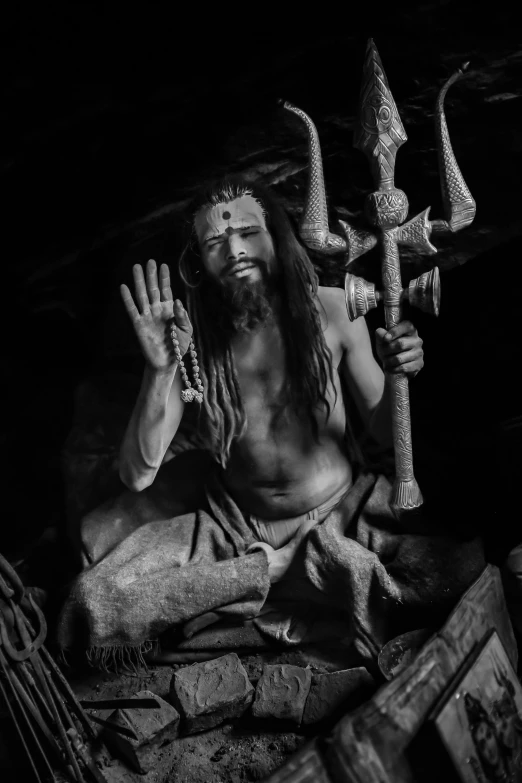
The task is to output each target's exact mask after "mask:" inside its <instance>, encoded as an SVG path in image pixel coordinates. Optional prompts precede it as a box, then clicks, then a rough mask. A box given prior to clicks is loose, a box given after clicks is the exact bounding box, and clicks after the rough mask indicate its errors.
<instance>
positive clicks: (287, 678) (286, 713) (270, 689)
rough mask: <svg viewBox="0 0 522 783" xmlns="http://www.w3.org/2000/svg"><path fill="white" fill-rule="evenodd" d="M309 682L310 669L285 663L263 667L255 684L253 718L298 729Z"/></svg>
mask: <svg viewBox="0 0 522 783" xmlns="http://www.w3.org/2000/svg"><path fill="white" fill-rule="evenodd" d="M311 682H312V673H311V671H310V669H303V668H302V667H301V666H292V665H290V664H285V663H282V664H267V665H265V666H264V667H263V673H262V675H261V677H260V678H259V682H258V683H257V688H256V695H255V699H254V703H253V705H252V714H253V715H254V717H256V718H276V719H278V720H285V721H291V722H292V723H295V724H297V725H299V724H300V723H301V719H302V717H303V710H304V706H305V702H306V697H307V696H308V692H309V690H310V685H311Z"/></svg>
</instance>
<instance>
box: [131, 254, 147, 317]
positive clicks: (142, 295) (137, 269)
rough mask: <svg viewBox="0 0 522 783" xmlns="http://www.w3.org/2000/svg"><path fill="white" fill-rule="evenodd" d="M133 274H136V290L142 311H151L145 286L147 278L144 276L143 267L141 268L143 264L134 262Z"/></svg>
mask: <svg viewBox="0 0 522 783" xmlns="http://www.w3.org/2000/svg"><path fill="white" fill-rule="evenodd" d="M132 274H133V276H134V290H135V291H136V299H137V300H138V306H139V308H140V309H141V312H142V313H148V312H149V311H150V302H149V297H148V294H147V288H146V286H145V278H144V277H143V269H142V268H141V264H134V266H133V267H132Z"/></svg>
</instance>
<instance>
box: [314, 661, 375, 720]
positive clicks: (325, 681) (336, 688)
mask: <svg viewBox="0 0 522 783" xmlns="http://www.w3.org/2000/svg"><path fill="white" fill-rule="evenodd" d="M376 687H377V685H376V682H375V680H374V679H373V677H372V676H371V674H369V672H368V671H367V670H366V669H365V668H364V667H362V666H361V667H358V668H356V669H345V670H343V671H340V672H332V673H331V674H314V675H313V677H312V684H311V686H310V692H309V694H308V698H307V700H306V704H305V708H304V713H303V725H305V726H307V725H310V724H312V723H319V722H320V721H322V720H325V719H327V718H333V717H337V716H338V715H339V713H340V712H343V711H347V710H349V709H355V707H358V706H359V705H360V704H362V703H363V701H365V700H366V699H369V698H370V696H371V695H372V694H373V693H374V691H375V689H376ZM339 717H340V715H339Z"/></svg>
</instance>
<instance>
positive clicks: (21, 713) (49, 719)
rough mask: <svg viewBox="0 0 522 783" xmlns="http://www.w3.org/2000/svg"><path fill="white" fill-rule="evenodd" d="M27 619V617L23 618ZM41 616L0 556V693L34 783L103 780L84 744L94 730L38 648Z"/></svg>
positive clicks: (42, 633)
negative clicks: (61, 776) (62, 776)
mask: <svg viewBox="0 0 522 783" xmlns="http://www.w3.org/2000/svg"><path fill="white" fill-rule="evenodd" d="M28 615H30V616H31V619H29V616H28ZM46 635H47V624H46V621H45V617H44V614H43V612H42V610H41V609H40V607H39V606H38V605H37V604H36V602H35V601H34V599H33V597H32V596H31V595H26V593H25V588H24V586H23V584H22V582H21V580H20V578H19V576H18V574H17V573H16V571H15V570H14V569H13V568H12V566H11V565H10V564H9V563H8V562H7V560H6V559H5V558H4V557H2V555H1V554H0V697H1V698H2V699H3V701H4V702H5V705H6V707H7V710H8V713H9V714H10V716H11V718H12V720H13V723H14V725H15V728H16V731H17V733H18V736H19V737H20V741H21V743H22V746H23V748H24V750H25V753H26V755H27V758H28V761H29V764H30V766H31V768H32V771H33V773H34V776H35V779H36V780H37V781H38V783H43V779H42V775H45V780H51V781H56V783H58V778H57V774H58V769H59V770H60V771H61V772H62V773H65V775H66V777H67V779H68V780H71V781H78V783H84V781H85V778H84V773H86V774H87V776H88V779H89V780H95V781H96V783H106V779H105V777H104V776H103V775H102V773H101V771H100V770H99V769H98V767H97V766H96V762H95V761H94V758H93V757H92V754H91V751H90V749H89V743H90V742H91V741H93V740H95V739H96V735H95V732H94V730H93V727H92V726H91V724H90V722H89V719H88V717H87V715H86V713H85V712H84V710H83V708H82V706H81V705H80V703H79V701H78V700H77V698H76V696H75V695H74V693H73V691H72V689H71V687H70V686H69V683H68V682H67V680H66V679H65V677H64V676H63V674H62V672H61V671H60V669H59V668H58V666H57V664H56V663H55V661H54V660H53V658H52V656H51V655H50V654H49V652H48V651H47V650H46V648H45V647H44V641H45V638H46Z"/></svg>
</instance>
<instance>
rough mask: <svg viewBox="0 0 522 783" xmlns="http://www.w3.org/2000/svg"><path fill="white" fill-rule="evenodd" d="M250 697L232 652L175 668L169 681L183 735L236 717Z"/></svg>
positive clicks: (248, 685)
mask: <svg viewBox="0 0 522 783" xmlns="http://www.w3.org/2000/svg"><path fill="white" fill-rule="evenodd" d="M253 697H254V687H253V685H252V683H251V682H250V680H249V679H248V674H247V672H246V670H245V669H244V667H243V665H242V663H241V661H240V659H239V657H238V656H237V654H236V653H228V654H227V655H222V656H220V657H219V658H214V659H213V660H211V661H203V662H201V663H194V664H192V666H186V667H185V668H183V669H179V670H178V671H177V672H175V673H174V675H173V677H172V680H171V683H170V696H169V698H170V701H171V702H172V704H174V706H175V707H176V709H177V710H179V712H180V714H181V716H182V728H183V732H184V733H186V734H192V733H194V732H196V731H203V730H205V729H209V728H211V727H212V726H217V725H218V724H219V723H223V721H225V720H229V719H230V718H236V717H239V716H240V715H242V714H243V712H245V710H246V709H247V708H248V707H249V706H250V704H251V702H252V699H253Z"/></svg>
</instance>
